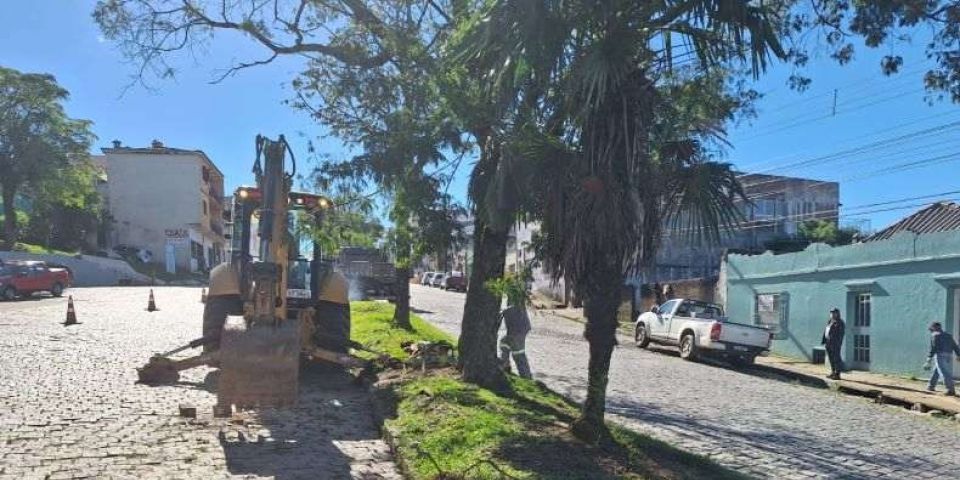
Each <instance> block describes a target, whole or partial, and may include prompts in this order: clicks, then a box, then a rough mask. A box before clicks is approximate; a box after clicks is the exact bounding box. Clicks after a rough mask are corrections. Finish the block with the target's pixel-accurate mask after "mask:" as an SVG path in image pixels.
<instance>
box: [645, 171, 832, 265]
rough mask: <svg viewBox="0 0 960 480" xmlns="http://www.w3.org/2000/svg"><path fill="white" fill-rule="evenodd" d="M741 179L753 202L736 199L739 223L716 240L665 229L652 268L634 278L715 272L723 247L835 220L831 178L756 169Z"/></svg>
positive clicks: (755, 246) (750, 246)
mask: <svg viewBox="0 0 960 480" xmlns="http://www.w3.org/2000/svg"><path fill="white" fill-rule="evenodd" d="M741 181H742V182H743V187H744V192H745V193H746V195H747V197H748V198H750V199H751V200H752V201H753V202H754V203H753V205H747V204H740V208H741V210H742V213H743V217H744V222H743V224H742V225H741V226H739V227H736V228H735V229H734V230H732V231H730V232H724V233H723V234H722V237H721V240H720V243H719V244H712V243H710V242H708V241H706V240H702V241H701V240H700V239H696V238H692V236H691V235H690V233H691V232H687V231H682V229H681V231H680V232H675V233H674V234H668V235H667V236H665V237H664V239H663V242H662V244H661V246H660V249H659V250H658V251H657V256H656V265H655V266H654V268H653V269H651V271H650V272H649V273H648V274H647V275H645V276H644V278H643V279H637V281H636V282H635V283H644V282H645V283H654V282H660V283H664V282H670V281H676V280H680V279H687V278H701V277H715V276H717V275H718V274H719V268H720V259H721V257H722V256H723V252H724V251H725V250H730V249H734V250H753V251H763V249H764V245H765V244H766V243H767V242H769V241H771V240H774V239H776V238H781V237H785V236H792V235H796V234H797V232H798V228H799V225H800V224H802V223H803V222H805V221H807V220H812V219H820V220H829V221H834V222H836V221H837V218H838V208H839V205H840V186H839V184H837V183H835V182H823V181H818V180H810V179H803V178H792V177H780V176H774V175H760V174H748V175H744V176H743V177H741ZM681 223H682V222H681ZM668 233H669V230H668Z"/></svg>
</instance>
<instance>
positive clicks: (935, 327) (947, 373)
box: [924, 322, 960, 397]
mask: <svg viewBox="0 0 960 480" xmlns="http://www.w3.org/2000/svg"><path fill="white" fill-rule="evenodd" d="M929 330H930V355H928V356H927V364H926V365H924V368H925V369H929V368H930V366H931V365H930V364H931V362H932V363H933V366H934V367H935V368H934V369H933V373H932V374H931V375H930V382H928V383H927V390H928V391H931V392H932V391H934V390H935V389H936V388H937V380H939V379H940V377H943V384H944V386H946V387H947V395H949V396H951V397H955V396H956V395H957V393H956V391H954V389H953V354H954V353H956V354H957V355H960V347H958V346H957V342H956V340H954V339H953V337H952V336H950V334H949V333H947V332H944V331H943V326H942V325H940V322H933V323H931V324H930V329H929Z"/></svg>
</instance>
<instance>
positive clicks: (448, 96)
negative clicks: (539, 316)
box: [94, 0, 509, 388]
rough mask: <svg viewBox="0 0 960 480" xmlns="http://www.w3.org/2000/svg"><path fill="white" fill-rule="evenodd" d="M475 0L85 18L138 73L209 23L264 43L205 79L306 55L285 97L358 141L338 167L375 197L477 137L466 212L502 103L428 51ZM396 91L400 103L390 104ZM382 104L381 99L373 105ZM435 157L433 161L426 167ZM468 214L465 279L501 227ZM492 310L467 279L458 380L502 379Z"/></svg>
mask: <svg viewBox="0 0 960 480" xmlns="http://www.w3.org/2000/svg"><path fill="white" fill-rule="evenodd" d="M482 3H483V2H461V1H440V0H419V1H414V0H407V1H400V2H397V1H393V0H367V1H364V0H333V1H330V2H316V1H313V0H272V1H269V0H268V1H266V2H251V3H245V2H233V1H229V0H183V1H179V2H172V1H164V0H101V1H99V2H98V3H97V7H96V9H95V11H94V19H95V20H96V22H97V23H98V24H99V25H100V28H101V30H102V32H103V33H104V36H106V37H107V38H108V39H111V40H113V41H114V42H116V43H117V44H118V45H120V47H121V49H122V51H123V52H124V54H125V55H126V56H128V57H129V58H130V59H131V60H133V61H135V62H137V63H138V65H139V69H138V72H137V73H138V75H137V76H136V77H137V78H138V79H140V80H143V79H144V77H146V76H147V75H149V74H154V75H157V76H160V77H166V76H171V75H173V74H174V73H175V70H176V63H175V62H174V61H172V59H173V58H175V57H176V55H177V54H178V53H184V52H193V51H195V50H194V47H197V46H202V45H204V44H205V43H206V42H208V41H209V40H210V38H211V37H212V36H213V34H214V33H215V32H223V33H230V32H233V33H238V34H240V35H243V36H245V37H247V38H248V39H250V40H252V41H253V42H255V43H257V44H259V45H261V46H263V47H264V52H265V53H264V56H263V57H261V58H257V59H246V60H243V61H239V62H235V63H231V64H226V65H221V66H220V67H221V72H220V75H218V76H217V77H216V79H215V81H220V80H223V79H224V78H226V77H228V76H229V75H232V74H234V73H236V72H238V71H240V70H242V69H244V68H251V67H255V66H259V65H264V64H267V63H270V62H272V61H274V60H275V59H277V58H278V57H281V56H298V57H300V58H305V59H307V61H308V66H307V68H306V69H305V70H304V72H303V73H302V74H301V75H300V76H299V77H298V78H297V79H296V80H295V81H294V82H293V86H294V90H295V91H296V98H295V99H294V100H293V101H292V102H291V103H292V104H293V105H294V106H295V107H299V108H304V109H306V110H310V111H311V113H312V114H313V115H314V117H315V118H316V119H317V120H319V121H321V122H323V123H325V124H326V125H328V126H330V127H331V129H332V131H333V133H334V134H336V135H337V136H339V137H341V138H344V139H347V140H348V141H349V142H350V143H352V144H358V143H359V144H361V145H362V147H363V149H364V150H365V153H364V155H365V156H366V158H365V159H363V158H358V160H360V161H361V163H366V165H367V166H368V167H370V168H363V169H356V167H357V164H356V163H354V164H353V165H352V166H347V168H348V169H351V170H353V171H352V172H349V173H351V174H354V173H356V174H357V176H359V177H365V178H366V179H368V180H372V181H373V182H374V183H378V184H379V183H382V182H383V181H385V180H390V181H391V182H392V183H393V185H392V186H388V188H386V189H385V191H384V193H385V194H387V195H388V197H387V198H392V197H390V195H392V192H393V191H395V190H396V189H395V188H393V187H397V186H400V185H402V184H404V182H408V183H407V186H410V185H415V184H417V183H419V182H420V181H421V180H425V179H426V177H432V178H437V179H439V175H438V172H439V171H440V170H443V169H447V170H446V172H447V173H445V175H449V174H450V172H452V171H455V170H456V169H457V168H458V166H460V165H461V161H462V157H458V158H457V159H456V160H454V161H445V160H444V157H445V156H446V153H453V152H460V153H463V151H465V150H467V149H469V148H470V144H468V143H466V142H467V141H472V142H471V143H472V144H473V145H476V146H477V147H478V148H479V160H478V161H477V162H476V164H475V165H474V167H473V169H472V181H471V187H470V198H471V200H472V202H473V205H474V210H475V212H474V213H478V212H480V211H482V210H483V208H484V207H482V202H480V201H478V199H482V198H483V197H484V196H485V192H486V187H487V185H488V184H489V178H490V176H491V174H492V173H493V172H494V171H495V170H496V168H497V162H498V159H499V156H498V155H499V150H498V149H497V148H494V147H493V145H494V143H495V142H494V141H493V140H494V139H495V138H496V136H497V132H498V131H499V128H500V126H501V125H500V122H499V120H500V119H502V118H503V117H504V111H508V110H509V108H506V109H505V108H501V102H499V101H497V102H491V99H490V98H488V97H487V96H486V92H484V91H483V90H482V89H480V88H479V83H478V82H477V81H476V80H477V75H476V72H473V71H471V70H470V69H469V68H458V69H456V70H455V71H447V69H446V65H443V66H440V65H439V62H438V61H437V60H439V59H443V58H445V56H446V52H445V51H444V50H441V49H440V47H441V46H443V45H444V44H445V40H446V38H447V37H446V35H447V34H448V32H449V30H450V27H452V26H453V25H455V24H456V23H457V22H460V21H463V20H467V19H469V18H470V13H471V12H473V11H475V10H476V9H477V8H478V6H479V5H482ZM401 90H402V91H401ZM331 100H333V102H331ZM397 100H399V101H400V102H401V103H400V105H402V107H403V108H395V102H396V101H397ZM412 100H416V101H412ZM384 105H386V106H389V107H390V108H381V107H382V106H384ZM331 106H334V108H331ZM371 114H374V115H371ZM371 119H372V120H371ZM367 120H371V121H367ZM361 136H363V137H366V138H359V137H361ZM458 144H460V145H458ZM388 146H389V148H390V149H393V150H394V151H392V152H391V150H390V149H386V147H388ZM400 147H403V149H404V150H405V152H403V153H402V154H401V155H394V156H387V155H384V154H383V153H397V152H396V151H395V150H396V149H398V148H400ZM414 151H415V152H417V153H416V154H414V155H411V152H414ZM431 151H432V152H435V153H436V152H439V153H441V155H440V156H437V155H436V154H435V153H430V152H431ZM438 162H442V164H441V165H439V166H437V167H436V168H434V167H432V165H434V166H435V165H437V164H438ZM368 174H370V175H368ZM441 180H442V179H441ZM408 198H410V197H409V196H408ZM440 199H442V196H441V197H436V198H435V200H438V201H439V200H440ZM428 200H429V199H428ZM432 201H433V200H430V201H428V202H427V203H426V205H428V206H429V205H432V204H431V202H432ZM426 210H427V211H428V212H429V211H436V209H435V208H433V207H430V208H427V209H426ZM476 222H477V224H476V230H475V231H476V233H475V243H476V245H475V248H474V252H475V253H474V268H473V269H472V278H471V280H470V284H471V285H474V286H482V285H484V284H485V283H486V281H487V280H490V279H493V278H499V277H500V276H501V275H502V273H503V263H504V259H505V257H506V242H507V231H506V228H503V227H502V226H498V227H496V228H493V227H491V226H490V225H488V222H487V221H486V216H485V215H477V219H476ZM418 223H419V220H418ZM498 310H499V302H498V301H497V299H496V298H494V296H493V295H492V294H490V292H489V291H487V290H486V289H484V288H479V287H478V288H471V289H470V291H469V292H468V293H467V300H466V309H465V312H464V319H463V330H462V333H461V336H460V349H461V350H460V353H461V359H462V360H463V373H464V377H465V378H466V379H467V380H469V381H472V382H475V383H478V384H481V385H485V386H490V387H495V388H504V387H505V386H506V385H507V383H506V381H505V377H504V376H503V373H502V372H501V371H500V369H499V368H498V364H497V361H496V329H497V313H498Z"/></svg>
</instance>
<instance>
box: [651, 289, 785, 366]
mask: <svg viewBox="0 0 960 480" xmlns="http://www.w3.org/2000/svg"><path fill="white" fill-rule="evenodd" d="M772 337H773V334H772V332H771V331H770V330H768V329H767V328H764V327H757V326H754V325H743V324H739V323H731V322H729V321H727V318H726V317H724V316H723V308H721V307H720V306H719V305H716V304H713V303H707V302H700V301H697V300H687V299H682V298H678V299H674V300H669V301H667V302H664V303H663V305H660V306H659V307H654V308H653V309H652V310H651V311H650V312H647V313H643V314H641V315H640V316H639V317H637V323H636V325H635V326H634V340H636V342H637V346H638V347H640V348H646V347H647V345H649V344H650V343H651V342H652V343H659V344H666V345H677V346H679V347H680V357H681V358H683V359H685V360H694V359H696V358H697V356H699V355H717V356H722V357H726V358H727V360H729V361H730V362H731V363H734V364H739V365H749V364H752V363H753V361H754V360H755V359H756V357H757V355H760V354H762V353H765V352H766V351H768V350H769V349H770V341H771V339H772Z"/></svg>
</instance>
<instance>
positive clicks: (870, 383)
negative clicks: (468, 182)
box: [535, 308, 960, 419]
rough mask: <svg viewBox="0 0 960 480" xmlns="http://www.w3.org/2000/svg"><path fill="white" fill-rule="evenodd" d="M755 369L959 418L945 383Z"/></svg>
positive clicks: (767, 360)
mask: <svg viewBox="0 0 960 480" xmlns="http://www.w3.org/2000/svg"><path fill="white" fill-rule="evenodd" d="M535 311H536V312H537V314H538V315H554V316H557V317H561V318H565V319H568V320H573V321H576V322H581V323H583V322H584V321H585V319H584V317H583V309H582V308H560V309H540V310H535ZM631 331H632V328H627V327H625V326H621V328H620V333H621V334H624V335H627V336H629V335H630V334H631ZM624 341H625V339H621V343H622V342H624ZM630 341H632V338H631V340H630ZM756 368H758V369H762V370H765V371H767V372H768V373H772V374H775V375H779V376H783V377H788V378H792V379H795V380H799V381H801V382H802V383H805V384H808V385H812V386H816V387H820V388H830V389H833V390H837V391H840V392H843V393H847V394H852V395H858V396H863V397H869V398H872V399H873V400H874V401H875V402H877V403H885V404H899V405H903V406H907V407H910V408H912V409H914V410H918V411H921V412H928V411H931V410H938V411H941V412H944V413H946V414H950V415H960V398H958V397H947V396H945V395H944V394H943V392H944V387H943V384H942V383H941V384H940V385H939V386H938V388H937V392H935V393H931V392H928V391H927V382H926V380H909V379H906V378H900V377H894V376H891V375H883V374H878V373H870V372H860V371H850V372H846V373H844V374H843V376H842V380H831V379H828V378H826V375H827V373H829V372H828V367H827V366H825V365H815V364H812V363H808V362H805V361H800V360H792V359H788V358H783V357H778V356H773V355H771V356H766V357H757V363H756ZM958 383H960V382H958ZM958 419H960V417H958Z"/></svg>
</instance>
